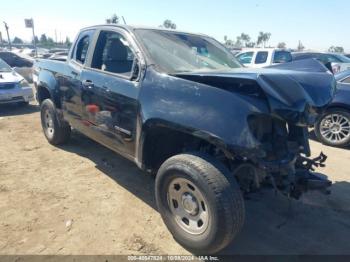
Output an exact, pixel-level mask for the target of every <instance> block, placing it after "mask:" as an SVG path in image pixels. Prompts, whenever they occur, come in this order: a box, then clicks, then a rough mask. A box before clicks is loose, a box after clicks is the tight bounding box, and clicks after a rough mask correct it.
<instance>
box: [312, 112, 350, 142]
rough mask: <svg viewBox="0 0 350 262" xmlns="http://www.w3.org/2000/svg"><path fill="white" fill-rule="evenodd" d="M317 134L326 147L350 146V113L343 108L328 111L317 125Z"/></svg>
mask: <svg viewBox="0 0 350 262" xmlns="http://www.w3.org/2000/svg"><path fill="white" fill-rule="evenodd" d="M315 134H316V136H317V138H318V139H319V140H320V141H321V142H322V143H323V144H326V145H329V146H339V147H344V146H347V145H349V144H350V113H349V112H348V111H347V110H345V109H341V108H336V109H330V110H328V111H327V112H326V113H325V114H324V115H323V116H322V117H321V118H320V119H319V121H318V122H317V123H316V125H315Z"/></svg>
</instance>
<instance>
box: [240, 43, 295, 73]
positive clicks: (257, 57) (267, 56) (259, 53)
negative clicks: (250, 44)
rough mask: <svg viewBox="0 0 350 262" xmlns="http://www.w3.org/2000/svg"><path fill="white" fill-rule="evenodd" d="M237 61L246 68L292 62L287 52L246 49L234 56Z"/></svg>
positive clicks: (281, 50)
mask: <svg viewBox="0 0 350 262" xmlns="http://www.w3.org/2000/svg"><path fill="white" fill-rule="evenodd" d="M236 57H237V59H238V60H239V61H240V62H241V63H242V64H243V65H244V66H246V67H252V68H260V67H265V66H270V65H275V64H280V63H287V62H291V61H292V55H291V53H290V52H289V51H287V50H284V49H277V48H253V49H246V50H244V51H242V52H240V53H238V54H237V55H236Z"/></svg>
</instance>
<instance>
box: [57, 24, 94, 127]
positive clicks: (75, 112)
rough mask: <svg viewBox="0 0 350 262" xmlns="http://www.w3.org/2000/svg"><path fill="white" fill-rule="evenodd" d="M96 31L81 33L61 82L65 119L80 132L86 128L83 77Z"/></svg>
mask: <svg viewBox="0 0 350 262" xmlns="http://www.w3.org/2000/svg"><path fill="white" fill-rule="evenodd" d="M94 32H95V30H85V31H82V32H80V34H79V36H78V38H77V40H76V41H75V45H74V47H73V49H72V51H71V53H70V54H69V59H68V62H67V66H66V70H65V74H64V75H63V76H62V78H61V81H60V92H61V99H62V101H61V103H62V108H63V114H64V117H65V118H66V119H67V120H68V121H69V122H70V123H71V124H72V125H73V126H74V127H75V128H78V129H79V130H80V131H82V132H83V130H81V129H82V128H83V127H84V126H83V122H82V116H83V110H82V109H83V105H82V95H83V91H84V90H83V85H82V82H81V75H82V72H83V70H84V66H85V63H86V61H87V58H88V54H89V49H90V45H91V43H92V41H93V36H94ZM58 78H59V77H58Z"/></svg>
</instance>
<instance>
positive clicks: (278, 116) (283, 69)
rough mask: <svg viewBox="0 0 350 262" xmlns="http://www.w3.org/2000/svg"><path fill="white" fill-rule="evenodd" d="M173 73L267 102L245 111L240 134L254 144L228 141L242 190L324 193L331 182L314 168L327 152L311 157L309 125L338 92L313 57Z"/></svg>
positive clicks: (334, 83) (255, 101)
mask: <svg viewBox="0 0 350 262" xmlns="http://www.w3.org/2000/svg"><path fill="white" fill-rule="evenodd" d="M177 76H178V77H181V78H185V79H187V80H190V81H195V82H199V83H201V84H206V85H210V86H213V87H216V88H219V89H222V90H226V91H228V92H230V93H235V94H238V95H239V96H241V97H247V99H246V101H249V103H251V104H252V105H253V106H256V105H257V104H258V103H260V102H264V103H265V104H266V105H267V108H268V110H267V111H254V110H252V111H251V113H249V114H248V115H247V125H248V130H249V132H248V133H247V132H246V131H245V132H242V135H243V136H244V137H254V140H255V142H256V145H257V146H254V148H252V147H251V144H253V143H251V144H249V145H248V144H247V145H246V147H244V145H243V147H242V143H240V144H239V145H238V142H242V141H244V140H242V139H235V138H233V139H232V140H231V141H233V142H232V144H230V145H228V146H229V147H231V148H230V150H231V152H233V157H232V161H231V162H232V163H231V166H232V170H233V172H234V174H235V176H236V177H237V179H238V181H239V183H240V185H241V188H242V189H243V190H244V191H245V192H251V191H254V190H255V189H257V188H259V187H260V186H261V185H262V184H264V183H268V184H270V185H273V186H274V187H275V189H278V190H282V191H283V192H284V193H285V194H287V195H289V196H292V197H294V198H298V197H299V196H300V195H301V194H302V193H303V192H305V191H307V190H312V189H317V190H321V191H322V192H325V193H328V188H329V186H330V185H331V182H330V181H328V180H327V179H326V178H325V177H324V176H322V175H319V174H317V173H314V172H313V170H314V168H315V167H322V166H324V162H325V160H326V156H324V155H323V154H322V153H321V154H320V156H319V157H317V158H315V159H311V158H309V157H310V155H311V151H310V146H309V137H308V128H309V127H311V126H313V125H314V123H315V122H316V120H317V117H318V116H319V115H320V114H322V112H323V110H324V109H325V108H326V107H327V105H328V104H329V103H330V102H331V101H332V98H333V96H334V93H335V90H336V82H335V79H334V77H333V75H332V74H331V73H329V72H328V70H327V68H325V67H324V66H323V65H321V64H320V63H319V62H317V61H316V60H312V59H311V60H303V61H297V62H292V63H287V64H281V65H278V66H273V67H271V68H267V69H240V70H235V71H233V72H209V73H203V72H200V73H191V74H187V73H186V74H181V75H177ZM248 97H249V99H248ZM257 101H259V102H257ZM242 124H243V123H240V126H242ZM240 128H242V127H240ZM242 130H243V129H242ZM235 142H237V143H235Z"/></svg>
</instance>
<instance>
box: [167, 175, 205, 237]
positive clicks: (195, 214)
mask: <svg viewBox="0 0 350 262" xmlns="http://www.w3.org/2000/svg"><path fill="white" fill-rule="evenodd" d="M168 205H169V207H170V210H171V212H172V214H173V216H174V219H175V221H176V223H177V224H178V225H179V226H180V227H181V228H182V229H183V230H185V231H186V232H188V233H190V234H194V235H199V234H202V233H203V232H204V231H205V230H206V229H207V228H208V225H209V221H210V214H209V207H208V205H207V201H206V199H205V198H204V197H203V194H202V193H201V192H200V191H199V189H198V188H197V187H196V186H195V185H194V184H193V183H192V182H191V181H189V180H187V179H185V178H182V177H181V178H175V179H173V180H172V181H171V183H170V184H169V188H168Z"/></svg>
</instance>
